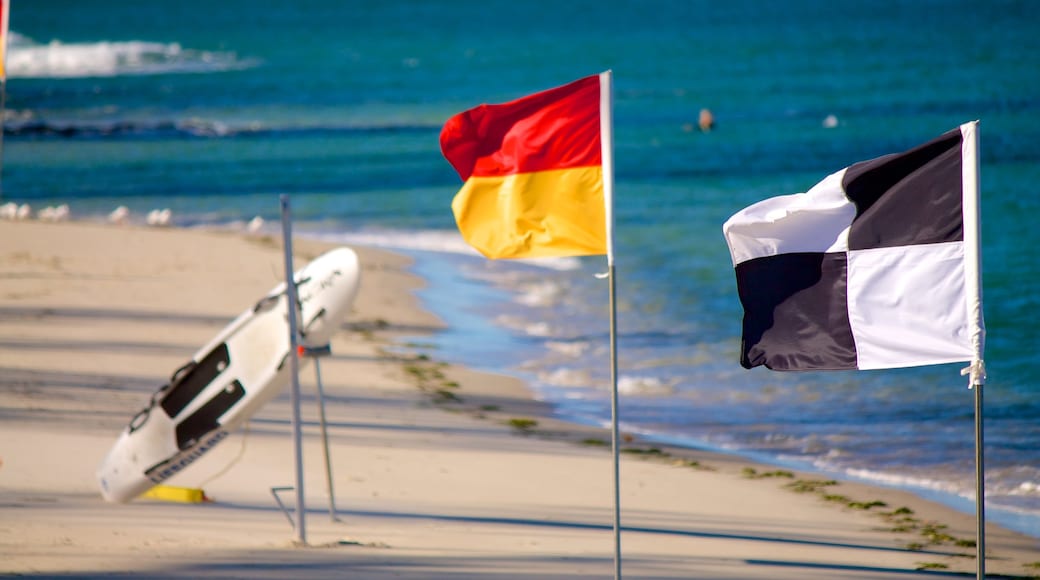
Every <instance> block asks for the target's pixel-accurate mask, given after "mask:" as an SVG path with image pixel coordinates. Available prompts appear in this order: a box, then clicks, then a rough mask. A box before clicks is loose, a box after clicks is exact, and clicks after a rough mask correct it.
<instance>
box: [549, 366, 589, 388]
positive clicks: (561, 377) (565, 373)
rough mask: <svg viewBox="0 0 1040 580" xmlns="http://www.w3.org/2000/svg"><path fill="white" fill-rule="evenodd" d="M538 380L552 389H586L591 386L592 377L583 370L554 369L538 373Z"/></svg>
mask: <svg viewBox="0 0 1040 580" xmlns="http://www.w3.org/2000/svg"><path fill="white" fill-rule="evenodd" d="M538 380H540V381H541V382H543V383H545V384H547V385H552V386H554V387H587V386H589V385H591V384H592V376H591V375H590V374H589V371H587V370H585V369H568V368H563V369H556V370H554V371H552V372H548V373H539V375H538Z"/></svg>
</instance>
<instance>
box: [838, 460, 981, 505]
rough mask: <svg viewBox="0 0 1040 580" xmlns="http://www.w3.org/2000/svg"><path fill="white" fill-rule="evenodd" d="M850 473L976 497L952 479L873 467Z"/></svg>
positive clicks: (899, 484) (891, 482) (893, 484)
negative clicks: (913, 474)
mask: <svg viewBox="0 0 1040 580" xmlns="http://www.w3.org/2000/svg"><path fill="white" fill-rule="evenodd" d="M820 463H822V462H817V464H818V467H823V468H825V469H828V468H829V466H827V465H826V464H825V463H823V464H822V465H820ZM845 473H847V474H848V475H850V476H852V477H855V478H857V479H863V480H866V481H874V482H879V483H883V484H886V485H889V486H893V487H911V488H913V487H916V488H919V489H930V490H934V491H941V492H944V493H948V494H951V495H956V496H960V497H965V498H970V499H974V497H975V492H974V491H970V490H966V489H964V488H962V487H959V486H957V485H956V484H954V483H953V482H951V481H942V480H939V479H932V478H927V477H914V476H912V475H905V474H894V473H885V472H882V471H876V470H872V469H848V470H846V471H845Z"/></svg>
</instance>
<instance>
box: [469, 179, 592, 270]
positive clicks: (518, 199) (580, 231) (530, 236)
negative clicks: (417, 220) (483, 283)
mask: <svg viewBox="0 0 1040 580" xmlns="http://www.w3.org/2000/svg"><path fill="white" fill-rule="evenodd" d="M451 209H452V212H454V214H455V222H456V223H457V224H458V226H459V231H460V232H461V233H462V237H463V238H464V239H465V240H466V242H467V243H469V244H470V245H471V246H473V247H474V248H476V249H477V250H478V251H479V252H480V253H482V254H484V255H485V256H487V257H488V258H492V259H495V258H543V257H557V256H586V255H597V254H605V253H606V248H607V234H606V209H605V204H604V202H603V170H602V167H600V166H591V167H577V168H572V169H560V170H553V171H538V172H534V173H520V174H513V175H505V176H496V177H470V178H469V179H467V180H466V183H465V184H464V185H463V186H462V189H460V190H459V193H458V194H456V196H455V199H454V200H453V201H452V203H451Z"/></svg>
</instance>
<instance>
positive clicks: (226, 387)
mask: <svg viewBox="0 0 1040 580" xmlns="http://www.w3.org/2000/svg"><path fill="white" fill-rule="evenodd" d="M360 273H361V269H360V266H359V263H358V257H357V254H355V253H354V251H353V250H351V249H350V248H338V249H335V250H332V251H330V252H327V253H325V254H322V255H321V256H319V257H318V258H316V259H315V260H314V261H312V262H310V263H309V264H307V266H306V267H305V268H303V269H302V270H300V271H298V272H297V273H296V275H295V280H296V287H297V297H298V299H299V302H300V311H299V312H300V315H299V317H298V319H297V320H298V326H299V329H300V334H301V346H305V347H320V346H323V345H326V344H328V341H329V339H330V338H331V337H332V335H333V333H335V331H336V329H337V328H338V327H339V324H340V322H341V321H342V320H343V319H344V318H345V317H346V315H347V313H348V311H349V310H350V305H351V304H352V303H353V301H354V297H355V296H356V295H357V290H358V285H359V282H360ZM287 303H288V301H287V300H286V294H285V283H284V282H283V283H282V284H279V285H278V286H277V287H275V288H274V290H272V291H271V292H270V293H269V294H267V295H266V296H264V297H263V298H261V299H260V300H259V301H258V302H257V303H256V304H255V305H254V306H253V307H252V308H249V309H248V310H246V311H245V312H243V313H242V314H241V315H240V316H239V317H238V318H236V319H235V320H234V321H232V322H231V324H229V325H228V326H227V327H226V328H224V330H222V331H221V332H220V333H219V334H218V335H217V336H216V337H215V338H214V339H213V340H212V341H210V343H209V344H207V345H206V346H204V347H202V348H201V349H199V351H198V352H197V353H195V355H194V356H193V357H192V359H191V360H190V361H188V363H187V364H186V365H184V366H183V367H181V368H180V369H178V370H177V371H176V372H174V374H173V376H172V377H171V379H170V382H169V383H168V384H167V385H165V386H163V387H162V388H160V389H159V390H158V391H157V392H156V393H155V394H154V395H152V398H151V401H150V402H149V404H148V406H147V407H145V408H144V409H143V410H141V411H140V412H139V413H137V414H136V415H134V417H133V418H132V419H131V420H130V424H129V425H127V427H126V429H124V430H123V433H122V434H121V435H120V436H119V439H118V440H116V443H115V445H113V447H112V449H111V450H110V451H109V452H108V455H107V456H106V457H105V459H104V460H103V461H102V462H101V466H100V467H99V468H98V471H97V478H98V483H99V485H100V487H101V495H102V496H103V497H104V498H105V499H106V500H108V501H112V502H126V501H130V500H131V499H133V498H135V497H137V496H138V495H140V494H142V493H144V492H145V491H147V490H148V489H150V488H151V487H152V486H154V485H156V484H158V483H160V482H162V481H164V480H165V479H167V478H169V477H170V476H172V475H173V474H175V473H177V472H179V471H181V470H183V469H185V468H186V467H187V466H188V465H190V464H191V463H192V462H193V461H195V460H196V459H198V458H199V457H201V456H202V455H203V454H204V453H206V452H207V451H209V450H210V449H212V448H213V447H214V446H215V445H216V444H218V443H219V442H220V441H221V440H223V439H225V438H226V437H227V436H228V435H229V433H230V432H231V431H232V430H233V429H235V428H236V427H237V426H238V425H240V424H242V422H244V421H245V420H246V419H248V418H249V417H250V416H252V415H253V413H255V412H256V411H257V410H258V409H259V408H260V407H261V406H263V405H264V403H266V402H268V401H269V400H271V399H272V398H274V396H275V395H277V394H278V393H279V392H280V391H281V390H282V388H283V387H285V385H287V384H288V383H289V380H290V379H291V377H290V368H291V365H290V364H289V363H288V357H289V354H290V353H289V350H290V343H289V323H288V310H287ZM303 360H304V361H305V360H306V359H303ZM301 362H303V361H301Z"/></svg>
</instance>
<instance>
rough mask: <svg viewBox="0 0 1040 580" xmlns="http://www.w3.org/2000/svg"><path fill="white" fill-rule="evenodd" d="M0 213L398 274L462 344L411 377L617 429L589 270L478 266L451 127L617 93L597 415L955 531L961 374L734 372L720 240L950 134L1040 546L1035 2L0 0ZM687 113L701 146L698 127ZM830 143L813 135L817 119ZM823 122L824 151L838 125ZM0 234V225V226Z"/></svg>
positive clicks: (996, 385) (1012, 486) (966, 487)
mask: <svg viewBox="0 0 1040 580" xmlns="http://www.w3.org/2000/svg"><path fill="white" fill-rule="evenodd" d="M11 11H12V12H11V20H10V22H11V30H12V35H11V37H12V38H11V46H10V50H9V55H8V60H7V67H8V74H9V77H8V81H7V83H6V87H5V92H6V96H5V99H6V102H5V105H6V110H5V114H4V140H3V173H2V198H3V201H15V202H18V203H28V204H31V205H32V206H33V207H35V208H42V207H45V206H48V205H58V204H63V203H64V204H68V205H69V206H70V208H71V212H72V215H73V217H74V218H77V219H90V220H104V219H105V216H106V215H107V214H108V212H110V211H112V210H113V209H114V208H116V207H117V206H120V205H125V206H127V207H128V208H129V209H130V210H131V219H132V220H136V221H142V220H143V219H144V215H145V214H146V213H147V212H148V211H149V210H151V209H155V208H170V209H171V210H172V215H173V223H174V225H176V226H180V227H222V228H243V227H244V224H245V223H246V222H247V221H248V220H250V219H252V218H253V217H254V216H261V217H263V218H264V219H266V220H267V222H268V226H267V227H268V228H269V229H270V231H272V232H278V231H279V230H278V228H277V224H276V223H275V222H276V220H277V218H278V212H279V204H278V196H279V194H282V193H288V194H290V195H291V201H292V208H293V215H294V218H295V220H296V221H295V225H294V228H295V231H296V232H297V233H299V234H301V235H310V236H314V237H322V238H324V239H329V240H334V241H340V242H343V243H364V244H372V245H377V246H384V247H390V248H397V249H400V250H402V251H405V252H407V253H410V254H411V255H413V256H415V257H416V259H417V262H416V266H415V270H416V272H417V273H419V274H421V275H423V276H425V277H427V278H428V279H429V280H430V285H429V287H428V288H427V289H426V290H424V291H423V293H422V299H423V300H424V302H425V303H426V305H427V306H429V307H430V308H431V309H433V310H434V311H436V312H438V313H440V314H442V315H443V316H444V317H445V318H446V319H448V320H451V321H453V323H454V326H453V327H452V328H451V329H449V330H447V331H445V332H444V333H441V334H440V335H438V336H437V337H436V338H435V339H434V340H433V341H432V342H433V343H434V345H435V346H436V352H431V354H432V355H433V356H436V357H438V358H443V359H447V360H452V361H456V362H461V363H466V364H470V365H472V366H474V367H477V368H481V369H487V370H494V371H498V372H506V373H512V374H516V375H518V376H521V377H522V378H524V379H526V380H527V381H528V382H529V384H530V385H531V387H532V389H533V390H534V391H535V392H536V394H537V396H539V397H541V398H544V399H545V400H548V401H550V402H552V403H553V404H554V405H555V408H556V409H557V412H558V413H559V414H560V415H561V416H564V417H567V418H570V419H572V420H574V421H579V422H584V423H591V424H606V422H607V421H608V419H609V415H610V411H609V379H608V377H609V371H608V369H609V360H608V323H607V316H608V306H607V288H606V285H605V283H604V282H603V281H602V280H599V279H597V278H595V276H594V274H596V273H598V272H601V271H603V270H604V269H605V260H604V259H603V258H602V257H587V258H580V259H578V258H574V259H562V260H547V261H545V260H543V261H537V262H529V263H527V262H525V263H518V262H508V261H499V262H490V261H487V260H484V259H483V258H480V257H478V256H476V255H475V254H474V253H473V252H471V251H470V250H468V248H466V246H465V245H464V244H463V242H462V241H461V239H460V238H459V236H458V234H457V232H456V230H455V228H454V222H453V220H452V216H451V212H450V206H449V204H450V201H451V198H452V196H453V195H454V193H455V192H456V191H457V189H458V187H459V185H460V183H459V181H458V177H457V176H456V175H455V173H454V172H453V171H452V170H451V167H450V166H449V165H448V164H447V162H445V161H444V160H443V158H442V157H441V155H440V152H439V148H438V135H439V131H440V127H441V125H442V124H443V123H444V121H445V120H446V119H447V118H448V117H449V116H451V115H452V114H454V113H457V112H459V111H461V110H464V109H466V108H469V107H472V106H475V105H477V104H480V103H483V102H501V101H505V100H510V99H513V98H517V97H519V96H522V95H525V94H528V93H531V92H535V91H538V90H542V89H546V88H549V87H552V86H556V85H560V84H563V83H566V82H569V81H571V80H574V79H577V78H579V77H583V76H587V75H590V74H595V73H598V72H601V71H603V70H606V69H611V70H613V71H614V81H615V87H614V88H615V110H614V122H615V138H616V144H615V157H616V207H615V211H616V235H617V258H616V262H617V283H618V298H619V323H618V330H619V367H620V380H619V388H620V392H621V407H620V415H621V421H622V424H623V427H624V428H625V429H627V430H631V431H636V432H640V433H643V434H646V435H647V436H650V437H655V438H657V439H659V440H661V441H667V442H671V443H680V444H684V445H689V446H695V447H705V448H711V449H722V450H727V451H731V452H735V453H741V454H746V455H747V456H749V457H754V458H756V459H764V460H767V461H771V462H775V463H778V464H783V465H790V466H796V467H800V468H804V469H811V470H816V471H819V472H821V473H827V474H831V475H839V476H842V477H846V478H855V479H860V480H865V481H870V482H876V483H880V484H884V485H894V486H899V487H904V488H909V489H912V490H914V491H916V492H918V493H920V494H922V495H926V496H928V497H932V498H937V499H941V500H943V501H946V502H947V503H950V504H952V505H955V506H957V507H958V508H960V509H963V510H965V511H968V512H971V511H973V501H974V491H973V490H974V479H973V477H974V448H973V445H974V443H973V441H974V440H973V436H974V432H973V393H972V392H971V391H970V390H968V389H967V385H966V380H965V379H964V378H963V377H961V376H960V375H959V370H960V367H961V366H964V365H942V366H935V367H924V368H914V369H899V370H888V371H870V372H831V373H793V374H782V373H773V372H770V371H767V370H765V369H762V368H759V369H755V370H753V371H746V370H744V369H742V368H741V367H740V366H739V365H738V363H737V356H738V347H739V340H740V336H739V335H740V317H741V309H740V305H739V302H738V300H737V296H736V289H735V282H734V276H733V272H732V266H731V264H730V261H729V255H728V252H727V249H726V245H725V241H724V240H723V238H722V234H721V225H722V223H723V221H725V219H726V218H728V217H729V216H730V215H732V214H733V213H735V212H736V211H738V210H739V209H741V208H743V207H744V206H746V205H749V204H751V203H753V202H755V201H758V200H760V199H763V198H766V197H771V196H774V195H780V194H787V193H795V192H799V191H805V190H806V189H808V188H809V187H811V186H812V185H813V184H815V183H816V182H817V181H819V180H820V179H822V178H823V177H824V176H826V175H827V174H829V173H831V172H833V171H836V170H838V169H841V168H842V167H845V166H847V165H849V164H851V163H854V162H857V161H862V160H866V159H870V158H873V157H876V156H878V155H882V154H886V153H892V152H897V151H902V150H904V149H907V148H909V147H912V146H914V145H917V144H919V143H922V142H924V141H927V140H929V139H931V138H933V137H935V136H937V135H939V134H941V133H942V132H944V131H946V130H948V129H951V128H953V127H955V126H957V125H959V124H960V123H962V122H965V121H969V120H973V119H979V120H980V121H981V125H980V135H981V152H982V159H981V166H982V173H981V180H982V219H983V224H982V243H983V272H984V304H985V317H986V323H987V328H988V335H987V350H986V355H987V356H986V362H987V367H988V371H989V383H988V384H987V386H986V391H985V394H986V399H985V418H986V447H985V453H986V461H987V472H986V480H987V500H988V505H989V509H990V511H989V512H988V514H987V515H988V516H989V518H990V519H991V520H996V521H1000V522H1001V523H1004V524H1006V525H1008V526H1011V527H1014V528H1016V529H1019V530H1023V531H1026V532H1027V533H1030V534H1032V535H1034V536H1037V537H1040V370H1038V366H1037V363H1038V362H1040V356H1038V355H1037V353H1036V350H1035V349H1036V348H1037V347H1038V346H1040V331H1038V330H1037V316H1036V312H1037V311H1038V309H1040V254H1038V252H1037V250H1036V248H1037V247H1038V246H1040V228H1037V227H1035V225H1034V222H1035V216H1036V215H1040V195H1038V194H1037V191H1036V184H1037V183H1040V72H1038V71H1040V34H1037V32H1038V31H1040V11H1038V10H1036V8H1035V6H1034V5H1033V4H1032V3H1030V2H1027V1H1021V2H1013V1H1006V0H1005V1H999V0H998V1H993V2H985V3H982V2H972V1H967V0H964V1H960V0H906V1H895V0H879V1H877V2H869V3H863V2H857V1H852V0H828V1H822V0H791V1H788V2H783V3H768V2H757V1H751V0H730V1H727V2H707V1H697V0H646V1H640V2H625V1H620V0H619V1H610V0H597V1H592V0H575V1H570V2H548V1H545V0H528V1H525V2H515V1H510V0H481V1H476V0H455V1H451V2H448V1H444V2H436V1H420V0H413V1H407V2H400V1H398V2H395V1H387V2H375V1H354V2H348V1H343V0H339V1H336V0H300V1H297V2H292V3H283V4H282V5H271V6H267V7H265V8H264V9H258V8H257V7H256V4H255V3H254V2H247V1H246V0H223V1H221V2H202V1H199V0H177V1H174V0H155V1H153V2H148V3H130V2H124V1H122V0H95V1H92V2H90V3H82V2H72V1H68V0H12V7H11ZM701 108H710V109H711V110H712V111H713V112H714V114H715V118H716V121H717V127H716V129H715V130H714V131H712V132H710V133H701V132H700V131H699V130H697V129H696V122H697V115H698V111H699V110H700V109H701ZM828 119H830V121H828ZM835 121H836V123H835ZM0 227H3V225H2V223H0Z"/></svg>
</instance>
